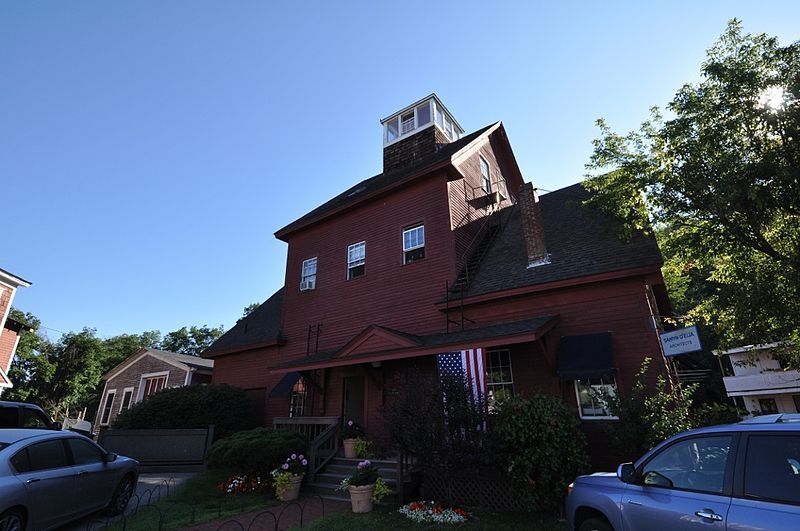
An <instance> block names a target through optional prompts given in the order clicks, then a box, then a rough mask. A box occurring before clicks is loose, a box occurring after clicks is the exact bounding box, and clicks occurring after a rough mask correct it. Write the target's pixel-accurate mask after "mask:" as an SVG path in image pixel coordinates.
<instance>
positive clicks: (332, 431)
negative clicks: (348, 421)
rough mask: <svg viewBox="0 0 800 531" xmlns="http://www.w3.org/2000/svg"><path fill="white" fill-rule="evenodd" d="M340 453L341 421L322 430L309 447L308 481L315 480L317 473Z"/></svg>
mask: <svg viewBox="0 0 800 531" xmlns="http://www.w3.org/2000/svg"><path fill="white" fill-rule="evenodd" d="M338 453H339V423H338V422H337V423H336V424H331V425H330V426H328V427H327V428H325V430H323V431H322V433H320V434H319V435H318V436H317V437H316V438H315V439H314V440H313V441H311V443H310V444H309V447H308V476H309V477H308V481H309V482H313V481H314V480H315V478H316V477H317V474H319V473H320V471H321V470H322V469H323V468H325V465H327V464H328V463H329V462H330V460H331V459H333V458H334V457H336V454H338Z"/></svg>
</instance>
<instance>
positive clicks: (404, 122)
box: [385, 101, 441, 144]
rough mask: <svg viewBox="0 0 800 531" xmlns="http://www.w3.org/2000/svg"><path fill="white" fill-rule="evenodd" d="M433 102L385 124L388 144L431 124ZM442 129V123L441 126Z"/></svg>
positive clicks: (427, 102)
mask: <svg viewBox="0 0 800 531" xmlns="http://www.w3.org/2000/svg"><path fill="white" fill-rule="evenodd" d="M431 121H432V120H431V102H430V101H426V102H425V103H423V104H422V105H418V106H417V107H415V108H413V109H411V110H408V111H406V112H404V113H403V114H401V115H400V116H395V117H394V118H392V119H391V120H389V121H387V122H386V123H385V127H386V139H385V141H386V143H387V144H388V143H390V142H393V141H395V140H397V139H398V138H400V137H401V136H405V135H408V134H409V133H412V132H414V131H415V130H417V129H419V128H421V127H424V126H426V125H428V124H430V123H431ZM439 126H440V127H441V123H440V124H439Z"/></svg>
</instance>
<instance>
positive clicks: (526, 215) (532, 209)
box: [517, 183, 550, 269]
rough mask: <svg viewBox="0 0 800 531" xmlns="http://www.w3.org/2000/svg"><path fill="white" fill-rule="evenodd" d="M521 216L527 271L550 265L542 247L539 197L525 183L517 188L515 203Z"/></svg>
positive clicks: (542, 228) (542, 231)
mask: <svg viewBox="0 0 800 531" xmlns="http://www.w3.org/2000/svg"><path fill="white" fill-rule="evenodd" d="M517 203H518V204H519V209H520V216H522V235H523V238H524V239H525V249H526V251H527V252H528V269H530V268H532V267H537V266H540V265H545V264H549V263H550V255H549V254H548V253H547V249H546V248H545V245H544V226H543V225H542V211H541V209H540V207H539V195H538V194H537V193H536V188H534V187H533V183H525V184H523V185H522V186H520V187H519V199H518V201H517Z"/></svg>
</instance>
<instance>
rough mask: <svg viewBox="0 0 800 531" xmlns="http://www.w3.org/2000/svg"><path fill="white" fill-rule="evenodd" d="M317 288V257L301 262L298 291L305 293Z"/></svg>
mask: <svg viewBox="0 0 800 531" xmlns="http://www.w3.org/2000/svg"><path fill="white" fill-rule="evenodd" d="M316 287H317V257H316V256H315V257H314V258H309V259H308V260H303V267H302V270H301V271H300V291H306V290H309V289H314V288H316Z"/></svg>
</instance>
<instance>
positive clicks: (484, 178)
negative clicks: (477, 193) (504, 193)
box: [479, 155, 492, 193]
mask: <svg viewBox="0 0 800 531" xmlns="http://www.w3.org/2000/svg"><path fill="white" fill-rule="evenodd" d="M479 156H480V160H481V188H483V191H484V192H486V193H489V192H491V191H492V174H491V171H490V170H489V163H488V162H486V159H485V158H483V156H482V155H479Z"/></svg>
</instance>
